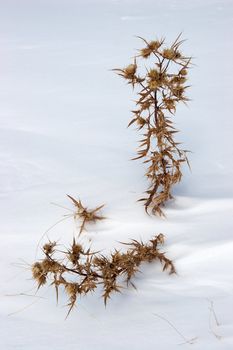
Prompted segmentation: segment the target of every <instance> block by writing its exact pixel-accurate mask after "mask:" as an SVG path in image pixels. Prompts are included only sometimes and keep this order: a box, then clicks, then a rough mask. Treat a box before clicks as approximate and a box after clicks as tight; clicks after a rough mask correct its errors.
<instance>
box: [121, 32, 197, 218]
mask: <svg viewBox="0 0 233 350" xmlns="http://www.w3.org/2000/svg"><path fill="white" fill-rule="evenodd" d="M180 36H181V35H179V36H178V37H177V39H176V40H175V41H174V42H173V44H172V45H171V46H170V47H167V46H165V43H164V39H162V40H156V41H151V42H148V41H147V40H145V39H143V38H141V37H139V38H140V39H141V40H142V41H143V42H144V44H145V45H146V46H145V47H144V48H142V49H141V50H139V54H138V55H136V56H135V57H134V60H133V63H132V64H130V65H128V66H127V67H126V68H123V69H114V71H116V72H117V74H118V75H120V76H122V77H123V78H124V79H126V81H127V82H128V84H130V85H132V87H133V88H135V87H137V100H136V108H135V109H134V110H133V111H132V113H133V118H132V120H131V121H130V123H129V125H128V126H130V125H132V124H134V123H136V124H137V125H138V130H141V129H142V130H143V131H144V133H143V138H142V140H140V141H139V143H140V145H139V149H138V152H137V153H138V155H137V157H135V158H133V159H140V158H143V159H144V163H146V164H147V165H148V168H147V171H146V177H147V178H148V180H149V183H150V184H149V188H148V189H147V191H146V194H147V197H146V198H141V199H140V201H143V202H144V206H145V210H146V212H147V213H148V211H149V209H150V211H151V213H153V214H156V215H159V216H164V213H163V211H162V209H161V206H163V205H164V203H165V202H166V201H167V200H169V199H171V198H173V197H172V194H171V190H172V186H173V185H174V184H176V183H178V182H180V180H181V177H182V172H181V163H187V164H188V165H189V163H188V158H187V155H186V153H187V152H188V151H187V150H183V149H181V148H180V147H179V145H180V143H179V142H176V141H175V140H174V134H175V133H177V132H178V130H176V129H175V128H174V126H173V122H172V120H171V117H172V116H173V115H174V114H175V112H176V105H177V103H179V102H183V103H186V101H188V98H187V97H186V96H185V91H186V89H187V88H188V86H187V85H186V81H187V73H188V69H189V68H190V65H191V57H186V56H184V55H183V54H182V53H181V51H180V45H181V44H182V43H183V40H180ZM139 60H148V61H150V63H151V64H152V67H151V68H148V67H145V71H144V73H142V74H140V75H139V72H138V71H139V68H138V62H139Z"/></svg>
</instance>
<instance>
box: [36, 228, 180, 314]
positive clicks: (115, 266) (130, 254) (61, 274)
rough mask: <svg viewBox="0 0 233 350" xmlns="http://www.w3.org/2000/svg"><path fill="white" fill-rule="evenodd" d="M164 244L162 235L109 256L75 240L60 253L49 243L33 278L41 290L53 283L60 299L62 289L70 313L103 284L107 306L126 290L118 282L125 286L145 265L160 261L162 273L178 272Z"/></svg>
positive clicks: (131, 245) (44, 248) (135, 241)
mask: <svg viewBox="0 0 233 350" xmlns="http://www.w3.org/2000/svg"><path fill="white" fill-rule="evenodd" d="M163 243H164V235H163V234H159V235H157V236H155V237H154V238H153V239H151V240H150V241H149V242H148V243H147V244H145V243H143V242H142V241H137V240H135V239H133V240H131V242H129V243H122V244H124V245H127V246H128V249H127V250H126V251H125V252H121V251H120V250H117V249H115V250H114V252H113V253H111V254H110V255H109V256H105V255H103V254H100V253H99V252H93V251H91V249H90V248H88V249H85V248H84V247H83V245H82V244H80V243H78V242H77V241H76V240H75V239H73V243H72V245H71V247H70V248H68V249H65V251H60V250H59V249H58V247H57V243H56V242H50V241H49V242H48V243H46V244H45V245H44V246H43V255H44V258H43V259H42V260H40V261H37V262H35V263H34V264H33V265H32V276H33V278H34V280H35V281H36V283H37V286H38V289H39V288H40V287H41V286H43V285H45V284H48V283H50V284H51V285H52V286H54V288H55V290H56V295H57V300H58V294H59V290H60V288H61V287H63V289H64V290H65V293H66V294H67V297H68V307H69V309H68V314H67V316H68V315H69V313H70V311H71V310H72V309H73V307H74V306H75V305H76V302H77V299H78V298H80V297H81V296H83V295H86V294H88V293H89V292H92V291H94V290H95V289H96V288H97V286H98V285H100V284H101V285H102V287H103V294H102V297H103V299H104V303H105V305H106V303H107V300H108V299H109V298H110V295H111V294H112V293H113V292H121V288H122V287H123V285H122V282H121V284H120V282H119V279H120V280H121V281H122V278H123V280H124V281H125V284H126V286H128V285H129V283H131V284H132V285H133V286H134V284H133V282H132V278H133V277H134V276H135V274H136V273H137V272H138V271H139V266H140V265H141V264H142V263H143V262H149V263H150V262H153V261H156V260H157V261H159V262H160V263H161V264H162V266H163V271H165V270H168V272H169V273H170V274H172V273H175V267H174V265H173V263H172V261H171V260H169V259H168V258H167V257H166V256H165V253H163V252H161V251H160V249H159V248H160V246H161V245H162V244H163Z"/></svg>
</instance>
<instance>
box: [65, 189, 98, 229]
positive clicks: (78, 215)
mask: <svg viewBox="0 0 233 350" xmlns="http://www.w3.org/2000/svg"><path fill="white" fill-rule="evenodd" d="M67 196H68V197H69V198H70V199H71V201H72V202H73V204H74V206H75V211H74V214H73V215H72V216H73V217H74V219H75V220H76V219H80V220H81V226H80V230H79V235H80V234H81V233H82V232H83V230H84V229H85V225H86V224H87V223H90V222H92V223H95V222H96V221H98V220H104V219H105V217H104V216H102V215H100V214H97V212H98V211H100V209H102V208H103V207H104V204H102V205H100V206H99V207H97V208H95V209H88V208H86V207H84V206H83V204H82V202H81V200H80V199H75V198H73V197H71V196H70V195H69V194H67Z"/></svg>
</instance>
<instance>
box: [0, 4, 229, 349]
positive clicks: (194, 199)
mask: <svg viewBox="0 0 233 350" xmlns="http://www.w3.org/2000/svg"><path fill="white" fill-rule="evenodd" d="M181 31H182V32H183V37H184V38H187V39H188V40H187V41H186V42H185V43H184V45H183V51H184V52H185V53H186V54H188V55H192V56H194V58H195V59H194V63H195V64H196V66H195V67H194V68H193V69H192V71H191V72H190V75H189V79H190V80H189V82H190V84H191V85H192V87H191V88H190V89H189V92H188V93H189V97H190V98H191V99H192V101H190V102H189V107H188V108H187V107H185V106H180V107H179V108H178V110H177V114H176V116H175V117H174V121H175V122H176V126H177V127H178V129H180V130H181V132H180V133H179V134H178V135H177V140H179V141H182V142H183V143H184V147H185V148H186V149H190V150H192V152H193V153H191V154H190V162H191V166H192V172H190V171H189V170H188V168H185V167H184V168H183V173H184V176H183V180H182V182H181V183H180V184H179V185H177V186H176V188H175V189H174V195H175V197H176V199H175V200H174V201H172V202H171V203H169V204H168V205H167V208H166V215H167V219H166V220H163V219H159V218H156V217H148V216H147V215H146V214H145V213H144V210H143V207H142V205H141V204H140V203H137V202H136V200H137V199H138V198H140V196H141V194H142V193H143V191H144V190H145V189H146V187H147V182H146V179H145V178H144V170H145V169H144V168H143V165H142V164H141V162H140V161H130V158H132V157H133V156H135V149H136V147H137V140H138V139H139V135H138V133H137V131H135V130H134V128H130V129H127V128H126V126H127V124H128V122H129V120H130V117H131V113H130V110H131V109H132V108H133V106H134V102H133V100H134V97H135V96H134V94H133V92H132V90H131V88H130V86H127V85H126V84H125V82H124V81H123V80H122V79H121V78H120V77H118V76H117V75H115V74H114V73H113V72H112V71H111V69H112V68H116V67H124V66H125V65H127V64H129V63H131V61H130V57H132V56H133V55H134V54H135V53H136V49H138V48H140V47H142V43H141V42H140V40H139V39H137V38H136V37H135V36H136V35H140V36H143V37H145V38H147V39H148V40H153V39H154V38H156V37H158V38H159V37H163V36H165V37H166V38H167V42H168V43H169V42H172V40H174V39H175V38H176V36H177V35H178V34H179V33H180V32H181ZM232 36H233V1H231V0H228V1H227V0H222V1H220V0H212V1H211V0H202V1H201V0H186V1H184V0H179V1H178V0H170V1H168V0H154V1H152V0H151V1H149V0H143V1H142V0H119V1H117V0H115V1H107V0H103V1H101V0H98V1H90V0H85V1H84V0H81V1H79V0H76V1H75V0H66V1H65V0H56V1H55V0H40V1H35V0H34V1H33V0H31V1H30V0H27V1H26V0H20V1H17V0H14V1H13V0H7V1H6V0H5V1H4V0H1V1H0V213H1V227H0V228H1V230H0V238H1V245H0V262H1V263H0V266H1V269H0V270H1V271H0V281H1V285H0V349H1V350H11V349H20V350H21V349H22V350H32V349H33V350H34V349H35V350H40V349H41V350H42V349H43V350H47V349H54V350H74V349H81V350H92V349H95V350H103V349H111V350H115V349H120V350H126V349H127V350H128V349H131V348H132V349H134V350H140V349H145V350H149V349H159V350H168V349H169V350H171V349H172V350H173V349H174V350H175V349H189V348H192V349H195V350H215V349H233V312H232V310H233V295H232V293H233V281H232V267H233V239H232V234H233V232H232V209H233V185H232V170H233V167H232V160H233V154H232V150H233V142H232V133H231V131H232V126H233V123H232V81H233V71H232V62H233V49H232ZM67 193H68V194H71V195H72V196H74V197H80V198H81V199H82V200H83V202H84V203H85V204H86V205H88V206H89V207H94V206H96V205H100V204H102V203H106V208H105V209H104V210H103V214H104V215H106V216H107V217H108V219H107V220H105V221H104V222H100V223H99V224H98V225H94V226H90V227H89V232H88V233H86V236H85V235H83V238H82V240H83V242H85V240H88V239H92V246H93V247H94V248H97V249H103V252H104V253H107V252H108V251H109V250H111V249H114V247H119V243H118V241H127V240H128V239H129V238H136V239H138V238H142V239H143V240H145V241H146V240H148V239H149V238H150V237H151V236H153V235H154V234H157V233H160V232H163V233H164V234H165V235H166V244H165V246H164V251H166V252H167V255H168V257H170V258H171V259H173V260H174V263H175V265H176V268H177V272H178V274H177V275H173V276H169V275H168V274H167V273H164V272H162V271H161V266H160V265H159V264H151V265H149V266H148V265H145V266H144V267H143V268H142V273H141V274H139V275H138V276H137V277H136V279H135V281H134V282H135V284H136V285H137V288H138V289H137V291H135V290H134V289H133V288H129V289H125V290H123V293H122V294H116V295H113V296H112V298H111V300H110V302H109V303H108V305H107V308H106V309H105V308H104V305H103V300H102V299H101V291H99V292H97V293H95V294H93V295H90V296H88V297H86V298H82V299H81V300H80V301H79V302H78V305H77V308H75V310H73V312H72V313H71V314H70V316H69V318H68V319H67V320H65V316H66V312H67V308H66V307H65V304H66V298H65V296H64V295H60V302H59V306H56V300H55V293H54V290H53V289H52V288H49V287H44V288H43V289H41V290H40V291H39V293H38V294H37V295H39V296H41V297H42V298H38V297H33V294H34V293H35V291H36V286H35V283H34V281H33V280H32V279H31V274H30V268H29V265H28V264H31V263H33V262H34V260H35V255H36V245H37V243H38V241H39V240H40V238H41V236H42V235H43V233H44V232H45V231H46V229H48V228H49V227H50V226H52V225H53V224H54V223H55V222H57V221H58V220H60V219H62V218H63V215H65V214H67V213H69V212H68V211H66V210H65V209H63V208H61V207H58V206H54V205H51V202H54V203H57V204H59V205H61V206H66V207H69V208H72V205H71V203H70V202H69V201H68V198H66V194H67ZM73 234H74V224H73V222H72V220H70V221H69V220H67V221H64V222H63V223H61V224H60V225H57V226H56V227H54V228H53V230H51V231H50V232H49V237H50V239H51V240H57V239H59V242H61V243H66V244H68V242H70V241H71V239H72V237H73ZM40 257H41V254H40V251H38V252H37V259H39V258H40ZM20 294H21V295H20ZM24 294H28V296H25V295H24ZM30 295H32V296H30ZM211 304H212V305H213V308H212V310H211ZM214 313H215V314H216V316H217V319H218V323H219V324H217V323H216V321H215V317H214ZM164 318H165V319H164ZM169 322H170V323H171V324H172V325H173V326H174V327H176V329H177V331H179V332H180V333H182V334H183V336H184V337H185V338H186V339H187V340H190V339H193V338H195V340H194V341H193V344H192V345H190V344H189V343H187V342H186V343H185V344H183V345H180V344H181V343H184V342H185V340H184V339H183V338H182V336H181V335H180V334H178V332H177V331H176V330H175V329H174V328H173V326H172V325H171V324H169Z"/></svg>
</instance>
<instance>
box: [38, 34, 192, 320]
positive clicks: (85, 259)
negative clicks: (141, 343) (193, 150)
mask: <svg viewBox="0 0 233 350" xmlns="http://www.w3.org/2000/svg"><path fill="white" fill-rule="evenodd" d="M139 38H140V39H141V40H142V41H143V43H144V47H143V48H142V49H140V50H139V53H138V54H137V55H136V56H135V57H134V58H133V63H131V64H129V65H128V66H127V67H125V68H123V69H114V70H115V71H116V72H117V74H119V75H120V76H122V77H123V78H124V79H125V80H126V81H127V83H128V84H130V85H132V87H133V88H137V100H136V106H135V109H134V110H132V114H133V117H132V120H131V121H130V123H129V125H132V124H136V125H137V126H138V129H139V130H143V137H142V139H141V140H140V141H139V142H140V144H139V149H138V152H137V153H138V154H137V156H136V157H135V158H133V159H141V158H142V159H143V161H144V163H145V164H146V165H147V170H146V174H145V175H146V177H147V178H148V180H149V187H148V189H147V191H146V196H145V197H144V198H141V199H140V201H143V202H144V206H145V210H146V212H147V213H148V212H149V210H150V212H151V213H153V214H156V215H159V216H163V215H164V212H163V210H162V209H161V207H163V206H164V204H165V203H166V201H167V200H169V199H171V198H172V193H171V190H172V187H173V185H174V184H176V183H178V182H179V181H180V180H181V177H182V172H181V164H182V163H183V162H185V163H187V164H188V165H189V163H188V158H187V155H186V153H187V152H188V151H187V150H184V149H181V148H180V143H179V142H177V141H176V140H175V139H174V135H175V134H176V133H177V132H178V130H176V129H175V127H174V125H173V121H172V118H173V116H174V114H175V112H176V106H177V104H178V103H179V102H183V103H186V101H188V98H187V96H186V94H185V93H186V89H187V88H188V86H187V85H186V81H187V74H188V70H189V68H190V66H191V58H190V57H186V56H184V55H183V54H182V52H181V50H180V46H181V44H182V43H183V40H180V35H179V36H178V37H177V39H176V40H175V41H174V42H173V43H172V44H171V45H170V46H167V45H166V44H165V41H164V39H162V40H155V41H150V42H148V41H146V40H145V39H143V38H141V37H139ZM141 60H146V61H147V63H148V64H149V63H150V67H147V66H145V64H144V67H141V69H140V67H139V61H141ZM144 63H145V62H144ZM68 197H69V199H70V200H71V201H72V203H73V205H74V212H73V217H74V219H75V220H79V221H80V230H79V234H78V236H80V234H82V233H83V232H84V230H85V229H86V225H87V224H89V223H95V222H96V221H99V220H103V219H105V217H104V216H102V215H101V214H100V210H101V209H102V208H103V206H104V205H101V206H99V207H97V208H95V209H88V208H87V207H84V206H83V204H82V202H81V200H77V199H75V198H73V197H71V196H70V195H68ZM163 243H164V235H163V234H159V235H157V236H154V237H153V238H152V239H151V240H150V241H149V242H147V243H144V242H142V241H137V240H135V239H132V240H131V241H130V242H129V243H122V245H123V246H127V249H126V250H123V251H122V250H118V249H115V250H114V252H112V253H110V254H109V255H104V254H102V253H101V252H95V251H92V250H91V248H90V247H89V248H87V249H86V248H85V247H84V246H83V245H82V244H81V243H80V242H78V241H77V239H75V238H74V239H73V242H72V244H71V246H70V247H66V248H64V249H63V250H60V248H59V245H58V243H57V242H50V241H49V242H48V243H46V244H45V245H44V246H43V259H41V260H40V261H37V262H35V263H34V264H33V265H32V275H33V278H34V279H35V281H36V282H37V286H38V289H39V288H40V287H41V286H43V285H45V284H47V283H50V284H51V285H52V286H53V287H54V288H55V291H56V295H57V299H58V295H59V291H60V290H61V289H63V290H64V291H65V293H66V294H67V298H68V307H69V310H68V314H69V313H70V311H71V310H72V309H73V307H74V306H75V305H76V303H77V302H78V300H79V299H80V298H81V297H82V296H83V295H86V294H88V293H90V292H92V291H94V290H96V288H97V287H98V286H99V285H101V287H102V290H103V293H102V297H103V299H104V303H105V305H106V303H107V300H108V299H109V298H110V296H111V294H112V293H113V292H121V290H122V288H125V287H127V286H129V285H132V286H133V287H135V285H134V282H133V278H134V277H135V274H136V273H137V272H138V271H139V267H140V265H141V264H142V263H143V262H148V263H150V262H152V261H156V260H157V261H159V262H160V263H161V264H162V266H163V270H168V271H169V273H174V272H175V267H174V265H173V263H172V261H171V260H169V259H168V258H167V257H166V256H165V254H164V253H163V252H161V251H160V247H161V245H162V244H163Z"/></svg>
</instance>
